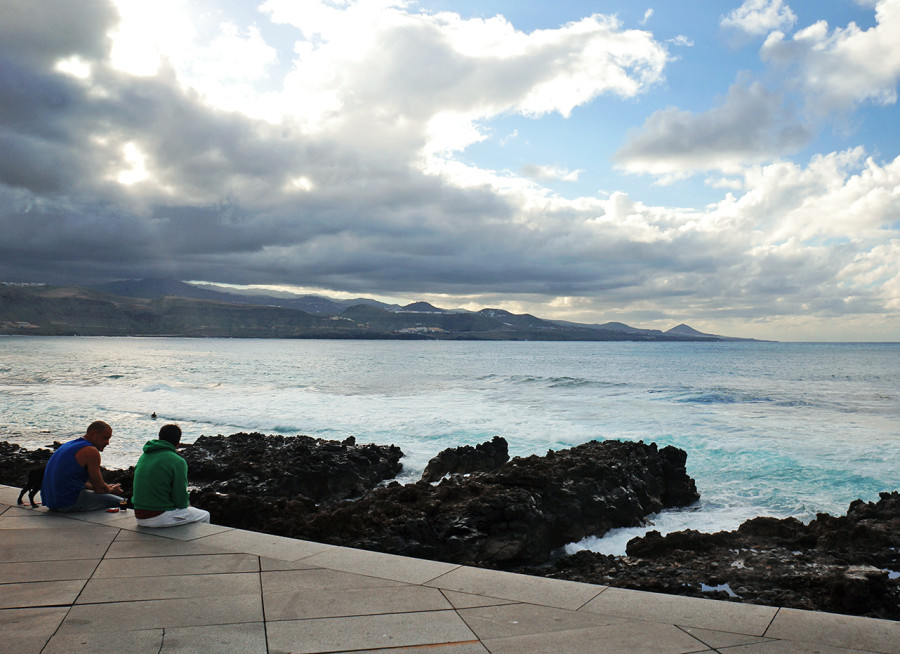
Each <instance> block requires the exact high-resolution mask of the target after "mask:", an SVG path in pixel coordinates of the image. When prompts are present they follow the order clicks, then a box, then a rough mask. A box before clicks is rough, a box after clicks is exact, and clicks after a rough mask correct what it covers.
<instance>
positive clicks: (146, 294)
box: [90, 278, 395, 316]
mask: <svg viewBox="0 0 900 654" xmlns="http://www.w3.org/2000/svg"><path fill="white" fill-rule="evenodd" d="M90 288H93V289H95V290H99V291H104V292H106V293H113V294H115V295H122V296H125V297H140V298H147V299H151V300H152V299H154V298H161V297H186V298H194V299H197V300H214V301H216V302H228V303H231V304H252V305H265V306H272V307H285V308H288V309H297V310H298V311H305V312H306V313H311V314H313V315H314V316H336V315H338V314H340V313H341V312H342V311H343V310H344V309H346V308H347V307H351V306H356V305H358V304H368V305H371V306H377V307H381V308H389V307H393V306H395V305H390V304H385V303H384V302H378V301H377V300H370V299H367V298H357V299H353V300H334V299H332V298H327V297H324V296H321V295H296V294H293V293H285V292H279V291H273V292H272V294H269V293H267V292H265V291H254V292H252V293H251V292H242V293H237V292H228V291H223V290H217V289H221V287H217V286H215V285H214V284H187V283H185V282H182V281H179V280H177V279H169V278H149V279H128V280H122V281H117V282H110V283H108V284H98V285H95V286H91V287H90Z"/></svg>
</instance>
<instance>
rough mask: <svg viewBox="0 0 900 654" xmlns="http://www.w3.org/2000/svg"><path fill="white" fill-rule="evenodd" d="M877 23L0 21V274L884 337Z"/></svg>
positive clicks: (895, 263) (893, 285) (245, 11)
mask: <svg viewBox="0 0 900 654" xmlns="http://www.w3.org/2000/svg"><path fill="white" fill-rule="evenodd" d="M897 34H900V0H827V1H823V0H745V1H743V2H741V1H739V0H716V1H710V2H697V1H696V0H648V2H646V4H640V3H634V2H633V1H632V2H624V1H622V0H593V1H591V2H587V1H580V0H557V1H556V2H552V3H547V2H537V1H535V0H515V1H513V0H478V1H477V2H476V1H474V0H422V1H420V2H415V1H412V0H408V1H407V0H265V1H262V2H261V1H259V0H257V1H248V0H240V1H239V0H158V1H156V2H152V3H150V2H130V1H128V0H119V1H113V0H108V1H99V0H84V1H80V2H77V3H76V2H70V1H68V0H31V1H29V0H0V281H8V282H44V283H49V284H84V283H94V282H104V281H112V280H117V279H136V278H144V277H175V278H178V279H182V280H185V281H204V282H211V283H217V284H227V285H235V286H238V287H243V286H250V287H265V288H275V289H288V290H294V291H297V292H301V293H307V292H308V293H321V294H325V295H330V296H333V297H360V296H365V297H372V298H377V299H383V300H387V301H391V302H399V303H401V304H407V303H409V302H413V301H419V300H424V301H429V302H432V303H433V304H435V305H437V306H441V307H444V308H467V309H474V310H477V309H481V308H484V307H496V308H503V309H507V310H509V311H512V312H514V313H525V312H528V313H532V314H534V315H537V316H540V317H542V318H553V319H560V320H571V321H577V322H583V323H603V322H607V321H619V322H624V323H627V324H630V325H633V326H636V327H644V328H659V329H668V328H670V327H672V326H674V325H676V324H678V323H681V322H686V323H688V324H690V325H691V326H693V327H694V328H696V329H699V330H701V331H704V332H708V333H716V334H726V335H732V336H747V337H755V338H764V339H773V340H794V341H900V109H898V104H897V100H898V97H897V93H898V79H900V39H898V38H897Z"/></svg>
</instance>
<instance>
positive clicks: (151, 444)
mask: <svg viewBox="0 0 900 654" xmlns="http://www.w3.org/2000/svg"><path fill="white" fill-rule="evenodd" d="M180 441H181V428H180V427H179V426H178V425H164V426H163V428H162V429H160V430H159V439H157V440H154V441H147V443H145V444H144V453H143V454H142V455H141V458H140V459H138V462H137V465H136V466H135V467H134V495H132V497H131V501H132V502H133V503H134V517H135V518H137V523H138V525H139V526H141V527H172V526H173V525H183V524H187V523H189V522H209V512H208V511H204V510H203V509H196V508H194V507H192V506H188V492H187V470H188V468H187V461H185V460H184V459H182V458H181V457H180V456H179V455H178V454H177V453H176V452H175V447H176V446H177V445H178V443H179V442H180Z"/></svg>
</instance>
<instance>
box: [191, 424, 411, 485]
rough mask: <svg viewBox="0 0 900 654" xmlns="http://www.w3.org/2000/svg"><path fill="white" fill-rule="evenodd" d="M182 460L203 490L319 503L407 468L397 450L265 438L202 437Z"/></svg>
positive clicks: (254, 435)
mask: <svg viewBox="0 0 900 654" xmlns="http://www.w3.org/2000/svg"><path fill="white" fill-rule="evenodd" d="M181 455H182V456H183V457H184V458H185V460H186V461H187V463H188V479H189V481H190V483H191V485H192V486H195V487H198V488H200V489H203V490H211V491H215V492H218V493H237V494H241V495H249V496H254V497H280V498H288V499H290V498H294V497H298V496H302V497H306V498H310V499H312V500H313V501H315V502H334V501H337V500H342V499H347V498H350V497H355V496H358V495H361V494H362V493H364V492H365V491H366V490H368V489H369V488H372V487H373V486H375V485H377V484H379V483H381V482H382V481H384V480H386V479H392V478H394V477H396V476H397V474H398V473H399V472H400V470H401V469H402V467H403V466H402V465H401V463H400V459H401V458H402V457H403V452H402V451H401V450H400V448H398V447H397V446H395V445H374V444H367V445H357V444H356V441H355V439H347V440H345V441H344V442H340V443H339V442H337V441H327V440H323V439H320V438H311V437H309V436H266V435H263V434H259V433H252V434H245V433H239V434H232V435H231V436H227V437H226V436H201V437H200V438H198V439H197V440H196V441H195V442H194V443H193V444H191V445H190V446H188V447H186V448H184V450H183V451H182V452H181Z"/></svg>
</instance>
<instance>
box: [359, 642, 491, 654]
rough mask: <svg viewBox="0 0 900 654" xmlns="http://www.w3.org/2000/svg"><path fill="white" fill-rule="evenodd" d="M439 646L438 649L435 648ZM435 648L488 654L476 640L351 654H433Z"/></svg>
mask: <svg viewBox="0 0 900 654" xmlns="http://www.w3.org/2000/svg"><path fill="white" fill-rule="evenodd" d="M437 648H439V649H437ZM435 649H437V651H438V652H439V653H440V654H490V652H488V651H487V650H486V649H485V647H484V645H482V644H481V643H477V642H474V641H473V642H468V643H452V644H448V643H442V644H441V645H438V646H437V647H436V646H435V645H423V646H422V647H389V648H387V649H357V650H353V654H435Z"/></svg>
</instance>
